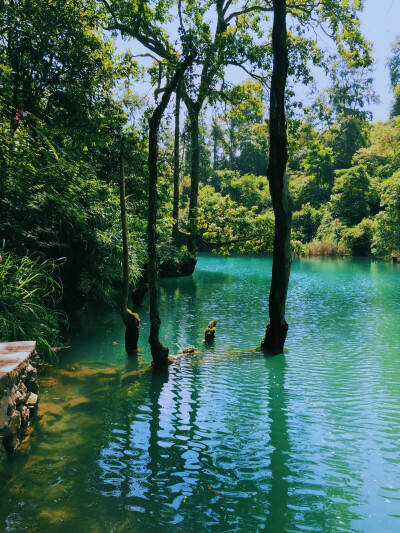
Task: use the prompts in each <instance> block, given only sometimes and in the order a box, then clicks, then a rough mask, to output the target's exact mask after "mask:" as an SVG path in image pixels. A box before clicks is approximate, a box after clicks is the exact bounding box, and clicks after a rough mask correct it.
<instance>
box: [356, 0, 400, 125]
mask: <svg viewBox="0 0 400 533" xmlns="http://www.w3.org/2000/svg"><path fill="white" fill-rule="evenodd" d="M360 20H361V30H362V32H363V34H364V35H365V37H366V38H367V39H368V40H369V41H371V42H372V44H373V49H374V58H375V90H376V92H377V94H378V96H379V97H380V99H381V103H380V104H376V105H373V106H371V110H372V111H373V114H374V120H375V121H376V120H382V121H385V120H387V119H388V118H389V114H390V107H391V104H392V100H393V93H392V90H391V88H390V82H389V70H388V68H387V66H386V63H387V60H388V57H389V55H390V51H391V44H392V43H393V42H395V40H396V37H397V35H400V0H366V2H365V8H364V12H363V13H362V14H361V16H360Z"/></svg>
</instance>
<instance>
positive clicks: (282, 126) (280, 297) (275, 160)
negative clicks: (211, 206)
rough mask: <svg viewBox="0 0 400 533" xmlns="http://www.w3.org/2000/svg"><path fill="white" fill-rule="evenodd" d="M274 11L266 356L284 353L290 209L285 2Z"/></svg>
mask: <svg viewBox="0 0 400 533" xmlns="http://www.w3.org/2000/svg"><path fill="white" fill-rule="evenodd" d="M273 7H274V23H273V30H272V48H273V57H274V62H273V70H272V80H271V93H270V120H269V132H270V149H269V164H268V169H267V176H268V181H269V188H270V192H271V199H272V204H273V208H274V214H275V237H274V254H273V263H272V279H271V288H270V293H269V324H268V325H267V327H266V330H265V337H264V338H263V340H262V341H261V348H262V349H263V350H265V351H268V352H280V351H282V350H283V345H284V344H285V340H286V335H287V330H288V325H287V322H286V320H285V304H286V295H287V290H288V285H289V276H290V266H291V250H290V232H291V222H292V206H291V200H290V197H289V192H288V186H287V178H286V163H287V160H288V148H287V132H286V117H285V88H286V78H287V70H288V53H287V43H286V0H273Z"/></svg>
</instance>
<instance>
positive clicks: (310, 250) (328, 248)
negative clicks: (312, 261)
mask: <svg viewBox="0 0 400 533" xmlns="http://www.w3.org/2000/svg"><path fill="white" fill-rule="evenodd" d="M304 248H305V251H306V255H312V256H313V255H315V256H317V255H321V256H324V257H329V256H344V255H348V253H349V252H348V250H347V249H346V248H345V247H344V246H343V245H341V244H338V243H335V242H331V241H322V242H321V241H312V242H309V243H308V244H306V245H305V246H304Z"/></svg>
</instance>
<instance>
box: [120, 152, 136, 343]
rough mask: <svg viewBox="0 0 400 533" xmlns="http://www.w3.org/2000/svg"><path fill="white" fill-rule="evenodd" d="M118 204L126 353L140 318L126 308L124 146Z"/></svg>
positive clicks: (126, 245)
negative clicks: (119, 211)
mask: <svg viewBox="0 0 400 533" xmlns="http://www.w3.org/2000/svg"><path fill="white" fill-rule="evenodd" d="M119 191H120V205H121V223H122V249H123V286H122V298H121V307H120V312H121V317H122V321H123V323H124V324H125V350H126V351H127V352H128V353H131V352H135V351H136V350H137V343H138V339H139V328H140V325H139V324H140V319H139V316H138V315H137V314H136V313H133V312H132V311H131V310H130V309H128V295H129V249H128V226H127V220H126V199H125V159H124V148H123V147H122V148H121V153H120V188H119Z"/></svg>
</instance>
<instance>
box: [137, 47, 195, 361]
mask: <svg viewBox="0 0 400 533" xmlns="http://www.w3.org/2000/svg"><path fill="white" fill-rule="evenodd" d="M193 59H194V57H193V56H189V57H188V58H186V59H185V60H184V61H183V62H182V63H181V66H180V67H179V68H178V69H177V70H176V72H175V74H174V76H173V78H172V80H171V82H170V83H169V84H168V85H167V87H166V88H165V90H164V92H163V95H162V98H161V102H160V103H159V104H158V106H157V107H156V108H155V110H154V112H153V114H152V116H151V117H150V118H149V196H148V222H147V240H148V255H149V289H150V335H149V343H150V348H151V355H152V357H153V364H154V365H165V364H168V348H167V347H165V346H164V345H163V344H162V343H161V341H160V339H159V333H160V325H161V320H160V315H159V311H158V275H157V266H158V265H157V250H156V240H157V238H156V220H157V160H158V132H159V128H160V122H161V118H162V115H163V113H164V111H165V108H166V107H167V105H168V102H169V99H170V98H171V94H172V92H173V91H174V90H175V89H176V86H177V84H178V82H179V80H180V79H181V76H182V74H183V73H184V71H185V69H186V68H187V67H188V66H189V65H190V64H191V63H192V61H193Z"/></svg>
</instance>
